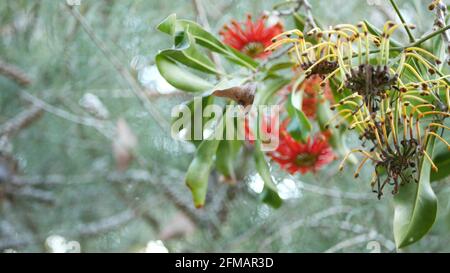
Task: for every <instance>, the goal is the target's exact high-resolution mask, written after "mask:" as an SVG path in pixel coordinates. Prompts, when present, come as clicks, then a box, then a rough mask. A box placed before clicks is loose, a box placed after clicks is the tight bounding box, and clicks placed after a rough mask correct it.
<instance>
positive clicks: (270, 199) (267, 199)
mask: <svg viewBox="0 0 450 273" xmlns="http://www.w3.org/2000/svg"><path fill="white" fill-rule="evenodd" d="M254 153H255V166H256V170H257V171H258V174H259V175H260V176H261V179H262V180H263V181H264V189H263V192H262V194H261V199H262V201H263V202H264V203H266V204H268V205H270V206H272V207H273V208H279V207H280V206H281V205H282V204H283V200H282V199H281V197H280V196H279V195H278V192H277V187H276V185H275V183H274V182H273V180H272V176H271V174H270V169H269V165H268V164H267V162H266V159H265V157H264V153H263V152H262V151H261V143H260V141H259V140H257V141H255V152H254Z"/></svg>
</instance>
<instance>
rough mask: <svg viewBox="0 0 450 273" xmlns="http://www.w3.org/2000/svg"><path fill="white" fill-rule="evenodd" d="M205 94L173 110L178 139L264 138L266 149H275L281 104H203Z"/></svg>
mask: <svg viewBox="0 0 450 273" xmlns="http://www.w3.org/2000/svg"><path fill="white" fill-rule="evenodd" d="M203 102H204V101H203V98H202V97H195V98H194V100H193V101H192V102H191V103H190V104H180V105H177V106H175V107H174V108H173V109H172V114H171V116H172V119H173V123H172V128H171V135H172V137H173V138H174V139H177V140H213V139H215V140H248V141H255V140H259V141H261V149H262V150H263V151H273V150H275V149H276V148H277V147H278V144H279V125H280V122H279V113H280V107H279V106H278V105H270V106H269V105H259V106H254V105H249V106H246V107H244V106H242V105H226V106H225V107H224V106H221V105H217V104H208V105H206V106H204V105H203V104H204V103H203Z"/></svg>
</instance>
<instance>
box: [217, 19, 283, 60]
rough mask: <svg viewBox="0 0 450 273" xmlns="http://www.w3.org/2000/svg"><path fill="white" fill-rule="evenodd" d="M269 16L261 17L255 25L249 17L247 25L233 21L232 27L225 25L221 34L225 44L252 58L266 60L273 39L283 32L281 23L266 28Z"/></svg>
mask: <svg viewBox="0 0 450 273" xmlns="http://www.w3.org/2000/svg"><path fill="white" fill-rule="evenodd" d="M266 20H267V16H266V15H263V16H261V17H260V18H259V19H258V20H257V21H256V22H255V23H253V22H252V17H251V16H250V15H248V16H247V21H246V22H245V23H238V22H236V21H235V20H233V21H231V27H229V26H228V25H225V26H224V27H223V30H222V31H220V32H219V34H220V35H221V36H222V38H223V42H224V43H225V44H227V45H229V46H231V47H233V48H235V49H237V50H239V51H241V52H243V53H245V54H247V55H248V56H250V57H252V58H261V59H263V58H266V57H267V56H268V55H269V54H270V52H264V49H265V48H266V47H268V46H269V45H270V44H271V43H272V37H274V36H276V35H278V34H280V33H282V32H283V26H282V25H281V23H277V24H275V25H273V26H269V27H266V26H265V22H266Z"/></svg>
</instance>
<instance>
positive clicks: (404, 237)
mask: <svg viewBox="0 0 450 273" xmlns="http://www.w3.org/2000/svg"><path fill="white" fill-rule="evenodd" d="M434 141H435V139H434V138H430V140H429V142H428V144H427V147H426V148H427V149H426V150H427V152H428V153H429V154H432V152H433V148H434ZM430 172H431V164H430V162H429V161H428V160H426V159H425V158H424V159H423V160H422V163H421V165H420V170H419V182H418V183H415V182H414V181H411V182H410V183H408V184H405V185H403V186H401V187H400V190H399V193H398V194H397V195H395V197H394V206H395V213H394V238H395V244H396V245H397V248H403V247H405V246H408V245H410V244H412V243H414V242H416V241H418V240H420V239H421V238H422V237H423V236H424V235H425V234H426V233H427V232H428V231H429V230H430V228H431V227H432V226H433V224H434V221H435V219H436V213H437V198H436V195H435V194H434V192H433V189H432V188H431V185H430Z"/></svg>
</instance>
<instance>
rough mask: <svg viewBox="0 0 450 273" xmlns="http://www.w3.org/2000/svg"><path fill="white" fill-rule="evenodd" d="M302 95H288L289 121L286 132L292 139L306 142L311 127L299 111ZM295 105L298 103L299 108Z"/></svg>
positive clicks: (303, 114)
mask: <svg viewBox="0 0 450 273" xmlns="http://www.w3.org/2000/svg"><path fill="white" fill-rule="evenodd" d="M302 94H303V92H295V93H292V94H290V95H289V99H288V103H287V112H288V114H289V117H290V119H291V120H290V122H289V124H288V127H287V130H288V132H289V133H290V134H291V135H292V137H293V138H294V139H296V140H300V141H302V142H306V141H307V139H308V136H309V134H310V132H311V130H312V125H311V123H310V122H309V120H308V117H307V116H306V115H305V113H303V111H302V110H301V103H302V102H301V100H302V99H301V97H302ZM296 103H300V106H298V105H295V104H296Z"/></svg>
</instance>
